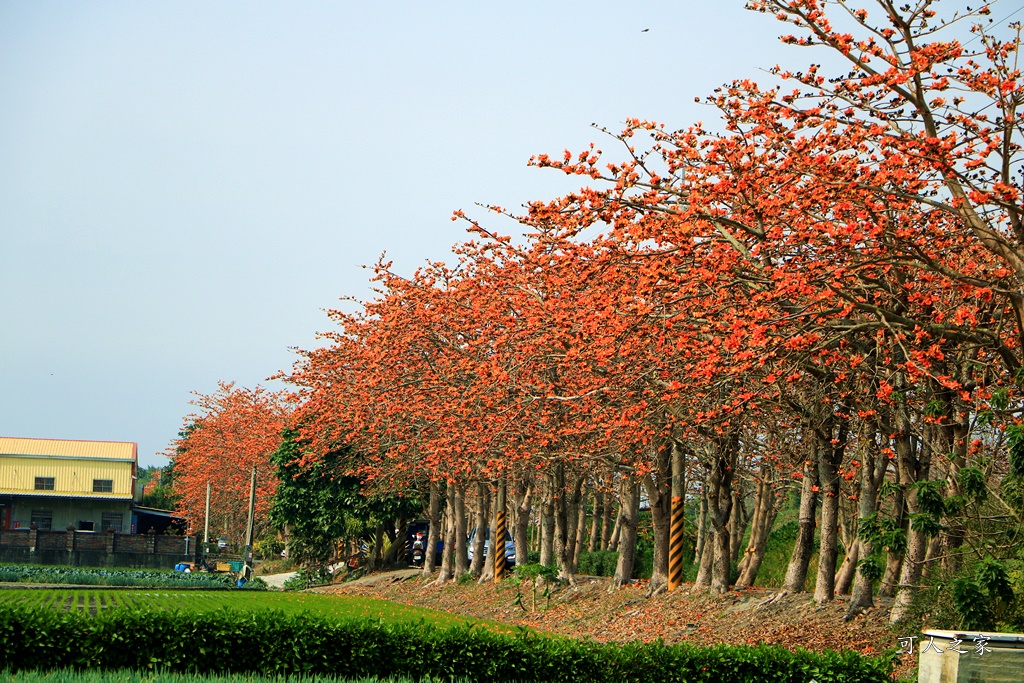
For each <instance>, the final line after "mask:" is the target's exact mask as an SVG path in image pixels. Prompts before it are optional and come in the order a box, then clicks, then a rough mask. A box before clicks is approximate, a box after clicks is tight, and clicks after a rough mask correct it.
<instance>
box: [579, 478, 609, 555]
mask: <svg viewBox="0 0 1024 683" xmlns="http://www.w3.org/2000/svg"><path fill="white" fill-rule="evenodd" d="M603 501H604V493H603V492H601V491H599V490H598V489H597V488H595V489H594V514H593V515H592V517H591V520H590V538H589V539H588V540H587V552H588V553H592V552H594V551H595V550H596V549H598V548H600V547H601V546H600V541H601V539H600V538H598V535H599V534H600V533H601V532H600V531H599V526H598V524H599V523H600V521H601V519H602V518H603V517H604V511H603V509H602V507H601V503H602V502H603ZM576 566H579V563H577V565H576Z"/></svg>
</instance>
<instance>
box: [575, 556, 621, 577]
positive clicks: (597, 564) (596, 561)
mask: <svg viewBox="0 0 1024 683" xmlns="http://www.w3.org/2000/svg"><path fill="white" fill-rule="evenodd" d="M618 561H619V554H618V553H617V552H616V551H614V550H595V551H594V552H587V551H584V552H581V553H580V561H579V564H578V565H577V567H576V571H577V572H578V573H580V574H584V575H586V576H613V575H614V574H615V563H616V562H618Z"/></svg>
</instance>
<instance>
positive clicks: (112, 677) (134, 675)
mask: <svg viewBox="0 0 1024 683" xmlns="http://www.w3.org/2000/svg"><path fill="white" fill-rule="evenodd" d="M0 680H2V681H3V682H4V683H420V679H419V678H416V677H409V676H402V677H399V678H377V677H376V676H369V677H363V676H361V677H359V678H336V677H334V676H328V677H323V676H289V675H287V674H278V675H276V676H275V675H271V676H263V675H261V674H253V673H246V674H223V675H219V674H189V673H166V672H162V671H156V672H153V671H129V670H127V669H119V670H116V671H75V670H74V669H59V670H57V671H19V672H17V673H12V672H10V671H0Z"/></svg>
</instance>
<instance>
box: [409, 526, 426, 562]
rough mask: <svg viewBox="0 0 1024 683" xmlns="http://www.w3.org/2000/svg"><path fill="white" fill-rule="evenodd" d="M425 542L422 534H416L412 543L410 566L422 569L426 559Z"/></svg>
mask: <svg viewBox="0 0 1024 683" xmlns="http://www.w3.org/2000/svg"><path fill="white" fill-rule="evenodd" d="M426 545H427V544H426V541H425V540H424V538H423V534H422V533H417V534H416V536H415V537H413V541H412V564H413V566H414V567H422V566H423V562H424V559H425V557H426V553H425V550H426Z"/></svg>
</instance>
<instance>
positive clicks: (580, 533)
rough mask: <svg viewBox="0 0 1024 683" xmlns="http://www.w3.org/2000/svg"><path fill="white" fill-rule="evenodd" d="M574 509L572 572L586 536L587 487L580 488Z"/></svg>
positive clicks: (575, 567)
mask: <svg viewBox="0 0 1024 683" xmlns="http://www.w3.org/2000/svg"><path fill="white" fill-rule="evenodd" d="M576 509H577V510H579V512H578V513H577V515H576V542H575V543H574V544H573V546H572V548H573V552H572V570H573V572H574V573H575V572H576V570H577V569H578V568H579V566H580V551H581V550H583V542H584V541H585V540H586V538H587V489H586V487H585V486H584V487H583V488H582V489H580V500H579V504H578V505H577V508H576Z"/></svg>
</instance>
